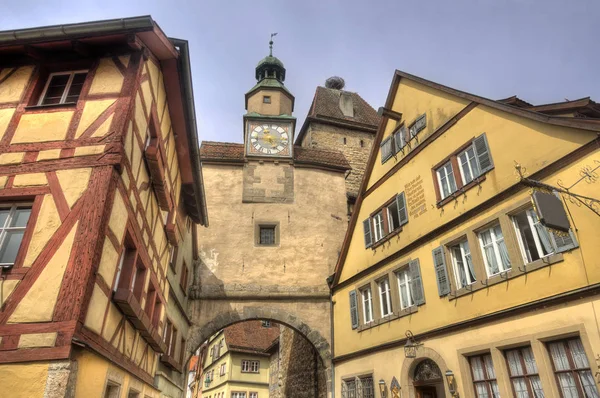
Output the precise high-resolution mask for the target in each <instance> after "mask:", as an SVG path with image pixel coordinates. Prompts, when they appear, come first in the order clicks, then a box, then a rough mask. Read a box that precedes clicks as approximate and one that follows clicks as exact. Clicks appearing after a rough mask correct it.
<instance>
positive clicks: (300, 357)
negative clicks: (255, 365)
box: [270, 326, 327, 398]
mask: <svg viewBox="0 0 600 398" xmlns="http://www.w3.org/2000/svg"><path fill="white" fill-rule="evenodd" d="M280 330H281V332H280V335H279V353H278V355H279V357H278V358H277V360H278V367H279V374H278V388H277V389H275V390H274V392H273V394H272V395H270V398H275V397H276V398H279V397H285V398H324V397H326V396H327V385H326V381H327V377H326V373H325V369H324V367H323V364H322V362H321V360H320V359H319V356H318V355H317V352H316V351H315V349H314V348H313V346H312V344H311V343H310V342H309V341H308V340H306V339H305V338H304V337H303V336H302V335H301V334H299V333H297V332H295V331H294V330H293V329H290V328H288V327H285V326H281V327H280ZM271 366H274V364H273V363H271Z"/></svg>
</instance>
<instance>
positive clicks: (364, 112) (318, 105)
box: [308, 86, 380, 128]
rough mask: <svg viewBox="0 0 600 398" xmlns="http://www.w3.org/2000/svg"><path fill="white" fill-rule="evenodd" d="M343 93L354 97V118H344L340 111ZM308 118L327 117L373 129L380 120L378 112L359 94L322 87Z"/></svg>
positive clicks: (318, 88) (319, 88)
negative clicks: (368, 126)
mask: <svg viewBox="0 0 600 398" xmlns="http://www.w3.org/2000/svg"><path fill="white" fill-rule="evenodd" d="M342 93H345V94H349V95H350V96H351V97H352V104H353V105H354V116H353V117H350V116H344V114H343V113H342V110H341V109H340V105H339V104H340V95H341V94H342ZM308 117H316V118H318V117H326V118H331V119H337V120H340V121H345V122H353V123H361V124H366V125H370V126H372V127H373V128H377V126H378V125H379V119H380V117H379V115H378V114H377V111H376V110H375V109H374V108H373V107H372V106H371V105H369V103H368V102H367V101H365V100H364V99H363V98H362V97H361V96H360V95H358V93H353V92H350V91H345V90H336V89H333V88H327V87H321V86H318V87H317V91H316V92H315V97H314V98H313V102H312V105H311V107H310V111H309V113H308Z"/></svg>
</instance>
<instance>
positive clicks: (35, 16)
mask: <svg viewBox="0 0 600 398" xmlns="http://www.w3.org/2000/svg"><path fill="white" fill-rule="evenodd" d="M6 1H8V0H6ZM147 14H150V15H152V17H153V18H154V19H155V20H156V21H157V22H158V24H159V25H160V26H161V28H162V29H163V30H164V32H165V33H166V34H167V35H168V36H170V37H177V38H180V39H186V40H188V41H189V42H190V51H191V57H192V74H193V80H194V94H195V97H196V113H197V116H198V120H199V135H200V139H201V140H213V141H214V140H216V141H231V142H241V141H242V115H243V113H244V112H245V111H244V93H245V92H246V91H248V90H249V89H250V88H251V87H252V86H253V85H254V84H255V83H256V82H255V79H254V67H255V66H256V63H257V62H258V61H259V60H260V59H261V58H263V57H264V56H265V55H267V53H268V41H269V34H270V33H271V32H278V33H279V34H278V36H277V37H276V38H275V49H274V55H276V56H277V57H279V58H280V59H281V60H282V61H283V62H284V64H285V67H286V69H287V75H286V78H287V80H286V82H285V83H286V86H287V87H288V88H289V89H290V90H291V92H292V93H293V94H294V95H295V96H296V107H295V112H294V113H295V116H296V117H297V118H298V128H299V126H301V124H302V122H303V120H304V118H305V116H306V113H307V111H308V108H309V106H310V103H311V101H312V97H313V95H314V92H315V88H316V86H317V85H323V84H324V82H325V79H326V78H328V77H329V76H332V75H339V76H342V77H343V78H344V79H345V80H346V89H348V90H350V91H356V92H358V93H359V94H360V95H361V96H362V97H363V98H365V99H366V100H367V101H368V102H369V103H370V104H371V105H372V106H373V107H374V108H376V109H377V108H378V107H379V106H381V105H382V104H383V102H384V101H385V97H386V95H387V91H388V88H389V84H390V82H391V78H392V75H393V72H394V70H395V69H400V70H403V71H406V72H409V73H412V74H415V75H417V76H421V77H424V78H426V79H430V80H433V81H435V82H438V83H442V84H445V85H447V86H451V87H454V88H458V89H461V90H464V91H469V92H472V93H474V94H478V95H482V96H484V97H488V98H492V99H499V98H504V97H508V96H511V95H514V94H517V95H518V96H519V97H520V98H522V99H524V100H526V101H529V102H532V103H534V104H538V103H547V102H558V101H563V100H565V98H567V99H570V100H573V99H577V98H581V97H587V96H591V97H592V99H595V100H597V101H600V78H599V77H598V70H599V68H600V45H599V33H600V29H599V26H600V1H599V0H564V1H556V0H535V1H534V0H477V1H463V0H437V1H425V0H423V1H400V0H396V1H393V0H386V1H375V0H370V1H355V0H295V1H284V0H279V1H262V0H215V1H202V0H196V1H192V0H187V1H186V0H169V1H154V2H152V1H138V0H116V1H115V0H96V1H87V0H76V1H67V0H52V1H32V0H19V1H13V2H11V5H10V7H3V10H2V13H0V30H5V29H19V28H25V27H35V26H43V25H50V24H62V23H72V22H85V21H91V20H98V19H109V18H122V17H131V16H137V15H147Z"/></svg>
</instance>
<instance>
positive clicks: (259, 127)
mask: <svg viewBox="0 0 600 398" xmlns="http://www.w3.org/2000/svg"><path fill="white" fill-rule="evenodd" d="M293 138H294V137H293V124H292V123H290V122H289V121H280V120H277V121H274V120H247V123H246V154H247V155H249V156H266V157H291V156H292V144H293Z"/></svg>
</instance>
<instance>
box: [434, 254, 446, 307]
mask: <svg viewBox="0 0 600 398" xmlns="http://www.w3.org/2000/svg"><path fill="white" fill-rule="evenodd" d="M433 265H434V267H435V276H436V279H437V285H438V292H439V294H440V296H445V295H447V294H448V293H450V280H449V279H448V270H447V269H446V258H445V257H444V248H443V247H442V246H440V247H436V248H435V249H433Z"/></svg>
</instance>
